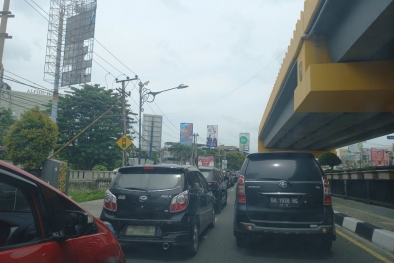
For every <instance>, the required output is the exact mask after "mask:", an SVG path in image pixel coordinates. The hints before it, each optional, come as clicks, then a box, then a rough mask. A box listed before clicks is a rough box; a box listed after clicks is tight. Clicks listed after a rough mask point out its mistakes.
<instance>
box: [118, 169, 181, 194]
mask: <svg viewBox="0 0 394 263" xmlns="http://www.w3.org/2000/svg"><path fill="white" fill-rule="evenodd" d="M114 184H115V185H116V187H119V188H126V189H127V188H130V189H133V188H138V189H145V190H164V189H179V188H183V184H184V173H183V171H182V170H180V169H171V168H163V167H135V168H128V169H122V170H121V171H120V173H119V174H118V175H117V176H116V178H115V182H114Z"/></svg>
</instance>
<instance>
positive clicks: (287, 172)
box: [245, 154, 322, 181]
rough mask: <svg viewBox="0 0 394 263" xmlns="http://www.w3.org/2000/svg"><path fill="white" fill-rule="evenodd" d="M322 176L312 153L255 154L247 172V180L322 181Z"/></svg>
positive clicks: (250, 159)
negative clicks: (298, 154)
mask: <svg viewBox="0 0 394 263" xmlns="http://www.w3.org/2000/svg"><path fill="white" fill-rule="evenodd" d="M321 177H322V173H321V171H320V169H319V166H318V164H317V163H316V162H315V160H314V159H313V157H311V156H310V155H301V156H296V157H294V155H293V154H289V155H283V156H278V155H277V154H273V155H271V156H270V155H268V154H265V155H261V156H258V155H255V156H253V157H251V158H249V162H248V165H247V168H246V173H245V180H264V179H270V180H275V179H278V180H280V179H287V180H290V181H311V180H313V181H321Z"/></svg>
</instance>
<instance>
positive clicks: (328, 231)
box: [237, 222, 335, 236]
mask: <svg viewBox="0 0 394 263" xmlns="http://www.w3.org/2000/svg"><path fill="white" fill-rule="evenodd" d="M238 226H239V227H238V229H237V231H238V232H242V233H247V234H251V233H274V234H307V235H311V234H312V235H313V234H319V235H327V236H332V235H333V233H334V231H335V227H334V226H333V225H319V226H316V227H311V228H281V227H264V226H256V225H255V224H253V223H243V222H240V223H238Z"/></svg>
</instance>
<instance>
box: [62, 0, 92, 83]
mask: <svg viewBox="0 0 394 263" xmlns="http://www.w3.org/2000/svg"><path fill="white" fill-rule="evenodd" d="M73 14H74V15H72V16H70V17H68V18H67V24H66V35H65V41H64V56H63V74H62V82H61V86H62V87H63V86H69V85H72V84H79V83H85V82H90V81H91V67H92V52H93V42H92V39H93V38H94V29H95V20H96V3H95V2H94V3H90V4H86V5H76V6H75V7H74V9H73Z"/></svg>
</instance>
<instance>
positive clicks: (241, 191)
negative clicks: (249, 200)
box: [237, 175, 246, 203]
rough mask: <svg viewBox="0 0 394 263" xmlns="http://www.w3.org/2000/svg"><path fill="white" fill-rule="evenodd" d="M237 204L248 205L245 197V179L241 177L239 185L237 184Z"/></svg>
mask: <svg viewBox="0 0 394 263" xmlns="http://www.w3.org/2000/svg"><path fill="white" fill-rule="evenodd" d="M237 202H238V203H246V196H245V177H244V176H243V175H240V176H239V177H238V184H237Z"/></svg>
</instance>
